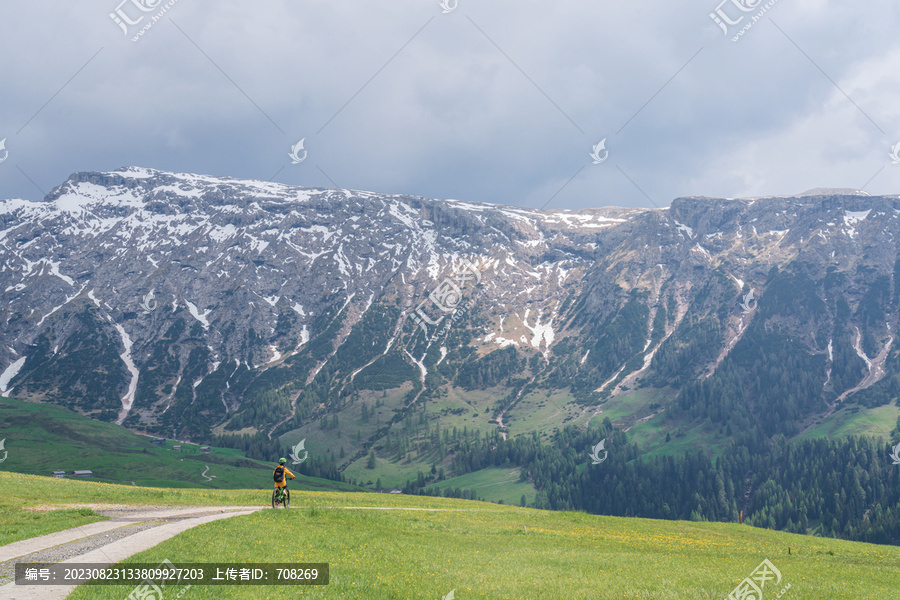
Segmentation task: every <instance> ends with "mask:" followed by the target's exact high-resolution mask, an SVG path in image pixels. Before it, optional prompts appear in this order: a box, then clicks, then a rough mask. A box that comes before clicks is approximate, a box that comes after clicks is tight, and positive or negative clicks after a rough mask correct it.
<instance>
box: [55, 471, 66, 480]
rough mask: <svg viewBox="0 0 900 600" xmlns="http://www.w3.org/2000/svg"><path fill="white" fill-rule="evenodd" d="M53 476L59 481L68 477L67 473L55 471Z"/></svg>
mask: <svg viewBox="0 0 900 600" xmlns="http://www.w3.org/2000/svg"><path fill="white" fill-rule="evenodd" d="M53 476H54V477H56V478H57V479H62V478H63V477H65V476H66V472H65V471H53Z"/></svg>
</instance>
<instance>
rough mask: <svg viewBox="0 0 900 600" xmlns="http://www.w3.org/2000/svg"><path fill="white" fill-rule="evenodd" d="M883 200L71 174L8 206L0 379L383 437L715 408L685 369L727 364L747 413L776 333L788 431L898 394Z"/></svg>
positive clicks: (162, 414)
mask: <svg viewBox="0 0 900 600" xmlns="http://www.w3.org/2000/svg"><path fill="white" fill-rule="evenodd" d="M898 215H900V198H898V197H869V196H865V195H864V194H855V193H851V192H840V193H831V192H828V191H816V192H815V193H813V194H812V195H808V196H801V197H785V198H760V199H756V200H735V199H708V198H680V199H678V200H676V201H674V202H673V203H672V206H671V207H670V208H669V209H667V210H627V209H616V208H602V209H594V210H581V211H564V210H547V211H537V210H528V209H522V208H514V207H508V206H498V205H486V204H478V203H471V202H462V201H453V200H432V199H426V198H417V197H408V196H392V195H385V194H376V193H369V192H358V191H349V190H323V189H308V188H298V187H289V186H284V185H280V184H272V183H263V182H255V181H239V180H234V179H227V178H214V177H204V176H197V175H188V174H172V173H162V172H158V171H152V170H147V169H138V168H128V169H122V170H119V171H116V172H112V173H79V174H75V175H73V176H72V177H71V178H70V179H69V180H68V181H66V182H65V183H64V184H63V185H61V186H59V187H58V188H57V189H55V190H54V191H53V192H52V193H51V194H50V195H49V196H48V197H47V198H45V199H44V200H43V201H41V202H29V201H23V200H7V201H4V202H0V260H2V266H0V289H2V290H3V299H4V302H3V303H2V305H0V321H2V322H3V324H4V326H3V328H2V331H0V373H2V376H0V391H2V392H3V393H4V394H5V395H9V396H13V397H17V398H22V399H30V400H36V401H44V402H55V403H59V404H64V405H67V406H70V407H72V408H75V409H77V410H79V411H81V412H84V413H86V414H89V415H92V416H95V417H97V418H102V419H107V420H117V421H119V422H122V423H124V424H126V425H127V426H130V427H132V428H134V429H137V430H147V431H152V432H157V433H162V434H166V435H178V436H188V437H194V438H202V437H205V436H208V435H210V434H211V433H223V432H243V433H255V432H262V433H265V434H267V435H270V436H274V435H282V434H285V433H288V432H293V433H292V434H291V435H296V436H300V435H301V433H302V434H305V435H310V434H311V433H310V432H311V431H312V427H313V424H315V427H317V428H318V429H320V430H325V429H328V428H338V429H340V430H343V426H341V425H340V424H339V423H340V420H341V419H343V420H344V421H345V423H346V422H347V421H348V419H352V420H353V422H354V425H353V428H352V429H353V430H355V431H356V434H357V436H358V437H359V438H360V439H362V438H368V439H370V440H376V439H380V437H384V436H387V439H390V436H391V435H392V434H391V426H392V424H397V423H400V422H401V421H402V419H408V418H409V417H410V414H412V413H411V411H414V410H419V407H421V411H423V414H426V413H427V416H426V417H423V418H424V419H426V420H427V419H428V418H441V419H444V423H445V425H452V426H456V425H457V424H458V425H460V426H463V425H465V426H468V427H472V428H483V427H502V428H504V430H506V429H507V428H511V429H510V431H515V427H516V426H517V425H516V424H518V426H519V427H521V429H520V430H518V431H527V430H529V429H539V430H547V429H550V428H552V427H554V426H557V425H559V424H561V423H564V422H572V421H576V422H577V421H579V420H581V422H586V421H587V420H589V419H590V418H592V417H594V416H596V415H599V414H601V411H603V410H604V407H610V406H612V405H611V404H609V403H610V402H612V403H615V402H616V401H617V399H623V398H633V397H634V394H635V393H636V389H640V390H645V391H649V390H656V391H657V392H658V393H655V395H654V396H653V397H654V402H653V403H651V404H649V405H646V403H645V404H641V405H640V406H638V407H637V408H635V410H631V409H629V410H625V411H624V412H622V413H621V414H619V416H618V417H617V418H616V420H617V422H621V424H622V425H624V426H629V425H631V424H633V423H634V422H636V421H639V420H642V419H643V420H645V419H646V417H648V416H652V415H654V414H656V413H657V412H659V411H660V410H663V409H664V408H665V407H666V406H668V405H669V404H671V406H672V407H673V408H672V410H675V409H676V407H678V410H680V411H683V412H684V413H685V414H689V415H691V416H694V417H701V416H704V415H705V416H707V417H709V416H710V413H711V412H712V413H714V412H715V411H716V410H721V407H719V409H716V408H715V402H712V401H711V400H709V398H708V396H710V395H715V394H714V392H713V391H712V388H710V389H705V388H704V387H703V386H704V385H706V386H707V387H709V386H713V387H715V386H716V385H721V386H725V385H732V384H731V383H729V382H730V381H731V379H729V378H734V377H738V380H740V381H742V382H743V383H741V384H739V386H738V387H741V386H744V387H743V391H742V393H741V394H732V396H735V398H737V397H738V396H743V400H740V399H734V400H729V402H737V403H738V404H740V403H741V402H743V404H742V405H741V406H743V408H740V410H739V409H738V408H735V406H737V405H735V406H732V407H731V413H729V414H736V413H735V411H737V412H738V413H740V414H741V415H743V416H742V417H741V418H746V419H751V420H753V419H755V420H757V421H758V422H759V423H761V424H762V426H763V427H764V428H765V426H766V425H765V424H766V423H767V422H768V420H769V419H771V418H774V417H773V416H772V415H768V414H764V413H769V412H771V411H772V410H775V413H774V414H781V412H779V409H777V407H778V406H781V405H780V404H779V399H778V398H775V397H770V396H772V395H773V394H772V390H771V389H770V388H769V387H767V385H768V384H767V383H766V382H760V383H758V384H757V383H756V382H755V381H751V379H753V378H757V379H758V378H759V366H758V365H757V367H753V366H752V365H753V364H754V363H753V360H754V359H753V358H752V356H751V355H753V353H756V354H757V355H759V353H760V352H761V353H762V354H765V352H766V350H765V349H767V348H768V349H771V350H772V352H773V353H776V354H777V352H780V351H784V352H786V353H787V355H789V356H791V357H793V358H794V359H797V357H805V358H804V360H801V361H800V362H798V363H797V364H796V365H795V366H794V367H791V368H796V369H798V370H799V371H802V372H803V374H804V375H803V379H804V381H803V383H802V385H803V389H802V390H791V391H789V392H786V393H789V394H793V395H792V398H793V399H792V400H790V401H789V402H787V404H788V405H789V407H788V408H787V409H785V410H787V413H785V414H788V413H789V415H790V416H789V418H790V419H791V420H792V421H794V422H796V423H797V424H798V425H797V428H799V427H801V426H802V423H803V421H804V419H812V418H816V417H820V416H822V415H824V414H827V413H828V412H830V411H831V410H834V408H835V407H836V406H837V404H838V403H839V402H844V401H846V400H848V399H850V398H853V397H854V396H857V395H859V394H862V395H863V396H860V397H866V398H869V400H868V401H869V402H875V403H879V402H882V403H883V401H884V398H886V397H888V396H890V394H891V393H893V392H892V391H891V390H892V389H893V388H892V387H891V386H892V385H893V383H892V382H893V373H894V372H895V370H896V369H895V367H894V366H893V363H894V362H896V361H897V359H896V357H895V356H893V354H892V351H893V348H894V344H893V342H894V340H893V338H894V333H893V332H894V331H896V330H897V327H898V322H897V315H898V311H897V310H896V308H897V306H898V287H900V282H896V276H895V273H896V271H897V264H898V263H897V254H898V252H897V247H896V234H898V233H900V217H898ZM779 349H780V350H779ZM760 360H762V359H760ZM771 360H773V361H775V362H778V361H777V359H774V358H773V359H771ZM797 360H799V359H797ZM763 362H765V360H763ZM780 362H782V363H783V364H787V363H785V362H784V361H780ZM788 362H789V361H788ZM801 363H802V364H801ZM767 364H768V363H767ZM742 369H743V370H744V371H742ZM799 371H798V372H799ZM735 373H744V375H735ZM741 377H744V379H741ZM806 379H808V381H806ZM745 380H746V381H745ZM716 382H719V383H718V384H717V383H716ZM773 385H774V384H773ZM879 386H881V387H879ZM789 387H790V386H787V387H785V388H784V389H786V390H787V389H788V388H789ZM704 390H705V391H704ZM866 394H868V396H866ZM376 405H377V407H376ZM642 407H643V408H642ZM773 407H776V408H773ZM377 409H380V410H377ZM639 409H640V410H639ZM641 410H643V412H641ZM620 412H621V411H620ZM373 414H374V415H377V416H375V417H374V419H373V418H371V417H372V415H373ZM718 416H719V417H721V418H720V419H719V420H720V421H721V422H722V423H725V422H727V421H728V417H727V415H726V416H723V415H718ZM339 417H340V418H339ZM782 417H783V418H788V417H784V415H782ZM713 420H714V421H715V420H716V417H715V415H714V418H713ZM357 424H358V426H357ZM767 431H769V430H768V429H767Z"/></svg>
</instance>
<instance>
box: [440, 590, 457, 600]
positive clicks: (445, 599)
mask: <svg viewBox="0 0 900 600" xmlns="http://www.w3.org/2000/svg"><path fill="white" fill-rule="evenodd" d="M455 596H456V588H453V589H452V590H450V593H449V594H447V595H446V596H441V600H453V599H454V598H455Z"/></svg>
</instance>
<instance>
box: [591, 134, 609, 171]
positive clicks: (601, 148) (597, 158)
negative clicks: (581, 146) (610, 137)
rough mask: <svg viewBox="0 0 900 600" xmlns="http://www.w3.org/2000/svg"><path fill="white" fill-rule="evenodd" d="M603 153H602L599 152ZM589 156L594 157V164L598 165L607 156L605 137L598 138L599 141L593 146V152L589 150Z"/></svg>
mask: <svg viewBox="0 0 900 600" xmlns="http://www.w3.org/2000/svg"><path fill="white" fill-rule="evenodd" d="M601 152H602V153H603V154H602V155H601V154H600V153H601ZM591 158H593V159H594V164H595V165H599V164H600V163H602V162H603V161H605V160H606V159H607V158H609V150H607V149H606V138H603V139H602V140H600V142H599V143H598V144H597V145H596V146H594V147H593V152H591Z"/></svg>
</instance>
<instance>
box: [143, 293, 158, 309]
mask: <svg viewBox="0 0 900 600" xmlns="http://www.w3.org/2000/svg"><path fill="white" fill-rule="evenodd" d="M157 306H159V304H158V303H157V302H156V299H155V297H154V294H153V290H150V292H149V293H148V294H147V295H146V296H144V298H143V301H142V302H141V308H142V309H144V314H150V313H152V312H153V311H154V310H156V307H157Z"/></svg>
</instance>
